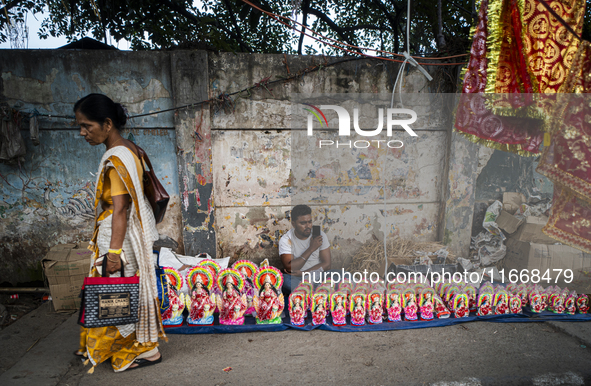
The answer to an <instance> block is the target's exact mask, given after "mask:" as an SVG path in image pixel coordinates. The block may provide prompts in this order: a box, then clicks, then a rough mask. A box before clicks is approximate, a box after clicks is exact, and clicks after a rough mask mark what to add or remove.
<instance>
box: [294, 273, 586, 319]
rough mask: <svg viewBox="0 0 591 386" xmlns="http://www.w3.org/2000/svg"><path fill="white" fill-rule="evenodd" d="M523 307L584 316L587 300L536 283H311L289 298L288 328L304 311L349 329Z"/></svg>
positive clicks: (505, 311) (512, 311)
mask: <svg viewBox="0 0 591 386" xmlns="http://www.w3.org/2000/svg"><path fill="white" fill-rule="evenodd" d="M524 307H528V308H529V309H530V310H531V311H532V312H536V313H539V312H542V311H552V312H555V313H569V314H574V313H576V312H577V311H578V312H579V313H587V312H588V310H589V298H588V296H587V295H585V294H581V295H578V296H577V293H576V292H575V291H573V292H569V290H568V289H566V288H565V289H560V288H559V287H558V286H554V287H552V286H550V287H548V288H546V289H544V288H542V287H541V286H539V285H535V284H530V285H526V284H510V285H508V286H507V287H504V286H501V285H493V284H491V283H490V282H484V283H483V284H482V285H481V286H480V287H476V285H474V284H471V283H465V284H454V283H437V284H436V285H434V286H430V285H429V284H428V283H416V284H415V283H390V284H388V287H387V288H384V286H383V285H381V284H379V283H376V284H368V283H358V284H351V283H347V282H341V283H338V288H337V285H335V284H331V283H330V282H327V283H323V284H321V285H320V286H318V287H317V288H316V289H315V290H314V287H313V285H312V284H310V283H301V284H299V285H298V286H297V287H296V288H295V290H294V291H293V292H292V294H291V295H290V296H289V315H290V318H291V324H292V325H295V326H303V325H304V324H305V319H306V317H307V313H308V311H310V312H311V316H312V324H314V325H319V324H325V323H326V318H327V315H328V313H329V312H330V315H331V317H332V324H333V325H335V326H343V325H345V324H346V323H347V318H346V317H347V315H350V321H351V325H354V326H359V325H364V324H365V323H366V322H367V323H369V324H378V323H382V321H384V320H387V321H389V322H399V321H402V320H405V321H416V320H419V319H420V320H433V319H434V318H435V317H437V318H440V319H443V318H449V317H450V315H451V314H452V313H453V314H454V317H456V318H462V317H468V316H470V313H471V312H473V313H474V314H475V315H476V316H487V315H502V314H518V313H522V311H523V308H524Z"/></svg>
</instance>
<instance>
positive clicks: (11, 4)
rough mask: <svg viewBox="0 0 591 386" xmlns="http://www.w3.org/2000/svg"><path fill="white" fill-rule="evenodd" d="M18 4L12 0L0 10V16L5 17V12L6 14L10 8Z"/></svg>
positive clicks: (17, 1) (15, 0)
mask: <svg viewBox="0 0 591 386" xmlns="http://www.w3.org/2000/svg"><path fill="white" fill-rule="evenodd" d="M18 3H20V1H19V0H13V1H10V2H8V3H7V4H6V5H5V6H4V7H2V8H0V14H1V15H4V16H5V12H8V11H9V10H10V9H11V8H12V7H14V6H15V5H18Z"/></svg>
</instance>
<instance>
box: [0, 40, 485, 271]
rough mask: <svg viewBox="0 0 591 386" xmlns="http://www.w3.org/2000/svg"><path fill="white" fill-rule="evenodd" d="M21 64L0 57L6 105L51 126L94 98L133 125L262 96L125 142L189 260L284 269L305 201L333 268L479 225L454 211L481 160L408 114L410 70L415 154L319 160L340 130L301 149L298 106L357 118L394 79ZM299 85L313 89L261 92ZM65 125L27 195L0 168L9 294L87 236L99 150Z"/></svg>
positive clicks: (360, 73)
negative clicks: (160, 196) (347, 110)
mask: <svg viewBox="0 0 591 386" xmlns="http://www.w3.org/2000/svg"><path fill="white" fill-rule="evenodd" d="M13 52H14V53H15V56H14V59H11V60H8V59H7V57H6V56H2V57H0V74H1V76H2V78H1V79H2V83H1V84H0V98H2V99H0V103H1V102H4V103H7V104H8V105H10V106H16V107H18V108H19V109H21V110H24V111H32V110H33V109H34V108H35V109H37V110H38V111H39V112H40V113H45V114H47V113H51V114H59V115H63V114H67V115H71V109H72V105H73V103H74V102H75V101H76V100H77V99H79V98H80V97H82V96H84V95H86V94H88V93H90V92H102V93H106V94H107V95H110V96H111V97H112V98H113V99H115V100H118V101H122V102H123V103H124V104H126V105H127V106H128V109H129V112H130V114H132V115H133V114H139V113H145V112H150V111H155V110H160V109H167V108H170V107H178V106H183V105H186V104H191V103H194V102H199V101H203V100H206V99H208V98H211V97H218V96H219V95H223V94H226V93H232V92H235V91H238V90H241V89H245V88H247V87H250V86H252V85H254V84H257V83H258V84H259V87H258V88H257V89H255V90H253V91H251V92H243V93H242V94H240V97H239V98H237V96H236V95H234V96H233V103H232V104H228V103H227V104H225V105H223V104H221V103H213V104H210V105H209V106H208V105H197V106H191V107H188V108H184V109H181V110H178V111H177V112H175V113H165V114H157V115H149V116H146V117H142V118H137V119H132V120H131V121H130V124H129V125H130V131H128V132H126V135H129V134H131V135H133V137H134V138H135V139H136V140H137V141H138V143H139V144H140V146H143V147H144V148H145V149H146V150H147V151H148V153H149V154H150V155H151V158H152V161H153V164H154V165H155V166H156V172H157V174H158V175H159V176H160V177H161V178H162V179H163V181H164V183H165V186H166V187H167V189H168V190H169V192H171V193H172V195H173V200H172V203H171V206H170V207H169V211H170V212H169V215H167V217H166V224H164V225H163V227H161V230H163V231H162V232H161V233H165V234H167V235H169V236H171V237H173V238H174V239H176V240H177V241H181V242H184V247H185V252H186V253H187V254H191V255H193V254H196V253H199V252H208V253H210V254H212V255H216V256H217V257H222V256H232V257H233V259H238V258H247V259H251V260H254V261H257V262H258V261H261V260H262V259H264V258H269V259H270V260H271V262H272V264H275V265H278V264H279V260H278V251H277V243H278V241H279V238H280V237H281V235H282V234H283V233H284V232H285V231H287V230H288V229H289V228H290V223H289V210H290V209H291V207H292V206H293V205H294V204H295V203H300V202H305V203H308V204H309V205H310V206H312V207H313V214H314V218H315V223H317V224H322V227H323V230H324V231H325V232H326V233H327V234H328V235H329V238H330V242H331V245H332V248H333V261H335V263H336V264H335V265H334V266H335V267H338V266H340V265H341V264H346V262H347V260H348V259H350V257H351V256H352V255H353V254H354V253H356V251H357V250H358V249H359V247H360V246H361V245H362V244H363V243H365V242H367V241H370V240H372V239H374V238H378V239H380V238H382V237H384V235H385V236H386V237H394V236H398V235H400V236H404V237H416V238H417V239H421V240H442V239H443V237H444V234H445V229H448V231H449V230H450V229H452V230H453V229H456V228H457V227H460V228H462V227H463V225H464V223H469V222H470V218H468V219H466V218H462V220H461V221H460V222H461V223H458V222H457V221H456V220H450V219H451V218H452V217H453V218H455V217H457V216H463V215H464V213H463V212H461V213H459V212H458V213H456V212H457V207H458V206H460V207H464V206H469V202H472V205H473V202H474V197H473V196H474V190H473V187H472V186H469V185H470V181H469V180H470V179H471V178H473V177H475V174H474V173H473V170H472V169H474V170H476V166H474V168H472V166H471V163H473V162H476V164H477V157H476V159H471V158H470V157H469V155H470V154H467V153H465V152H464V151H463V150H462V149H460V148H461V147H462V146H463V145H461V144H459V143H458V144H456V145H453V146H456V147H458V146H459V148H457V149H456V150H455V153H453V152H451V151H450V148H453V147H452V144H454V143H456V141H455V140H453V139H452V136H451V130H450V127H451V126H450V125H449V117H450V111H447V110H445V111H444V110H442V109H441V108H440V109H439V110H436V111H435V110H430V109H429V107H430V104H431V103H432V102H433V101H432V100H430V99H429V98H426V99H424V100H422V101H421V100H418V101H414V100H409V98H411V99H412V96H410V95H413V94H414V95H419V96H421V95H429V92H430V84H429V83H428V82H427V81H426V79H425V78H424V76H423V75H422V74H421V73H419V72H418V71H416V70H410V71H406V72H405V76H404V77H403V83H402V85H403V92H404V93H405V95H404V102H405V104H406V103H410V104H411V105H412V108H413V109H415V110H417V112H418V116H419V120H418V121H417V123H416V124H415V125H413V127H414V128H415V129H416V131H417V133H418V134H419V136H418V137H408V136H407V135H406V133H404V132H403V131H402V130H401V129H398V130H397V132H396V133H395V136H399V137H400V138H403V139H404V144H405V145H404V147H403V148H400V149H384V148H381V149H376V148H375V147H371V148H368V149H355V148H351V149H335V150H338V151H336V152H335V151H328V152H323V153H318V152H317V151H316V150H317V142H316V141H317V140H318V139H330V138H334V136H335V132H334V131H327V130H321V129H320V128H318V130H317V131H316V133H315V134H316V138H313V137H307V136H306V135H305V131H302V129H304V128H305V122H306V116H305V114H304V112H303V111H302V109H301V108H299V109H298V108H296V107H295V106H299V102H302V101H303V99H302V98H307V97H308V96H318V95H328V94H330V95H340V96H344V98H345V100H344V101H345V102H344V103H345V105H347V106H353V105H354V104H355V103H357V102H358V100H355V98H358V95H359V94H360V93H364V94H366V95H368V96H371V95H373V96H380V95H381V96H382V98H381V102H384V103H386V104H387V107H389V101H390V92H391V90H392V85H393V83H394V79H395V78H396V75H397V71H398V65H396V64H391V63H382V62H377V61H368V60H350V61H349V60H348V59H345V60H343V62H342V63H339V64H337V65H335V66H329V67H324V66H325V65H326V64H328V63H331V62H334V61H337V60H339V59H336V58H323V57H306V56H302V57H296V56H284V55H246V54H233V53H220V54H214V53H206V52H203V51H175V52H172V53H166V52H96V51H94V52H85V51H76V52H72V51H35V52H31V51H13ZM318 67H321V70H320V71H312V72H310V71H309V70H310V69H312V68H318ZM294 73H300V74H305V75H304V76H302V77H301V78H299V79H297V80H295V81H290V82H278V83H274V84H271V85H265V82H266V81H273V80H277V79H280V78H281V77H286V76H288V75H290V74H294ZM347 95H353V97H351V98H350V99H347V98H348V97H347ZM430 95H434V94H430ZM384 96H385V97H384ZM381 102H380V103H381ZM395 102H396V103H398V95H396V98H395ZM315 103H316V102H315ZM372 103H373V102H372ZM317 104H322V101H321V100H319V102H318V103H317ZM405 106H406V107H408V106H409V105H408V104H406V105H405ZM375 107H376V105H372V104H371V103H369V104H367V106H363V107H362V108H361V116H362V118H361V120H362V121H363V123H364V128H371V127H375V122H376V115H375V110H376V109H375ZM380 107H382V105H380ZM384 107H386V106H384ZM440 107H441V106H440ZM327 119H328V120H329V123H330V124H329V127H331V128H335V127H337V123H336V115H335V114H334V113H333V114H332V115H331V113H327ZM294 122H295V123H294ZM70 123H71V121H64V120H57V119H52V120H49V119H44V120H42V127H43V128H44V129H46V130H45V131H43V132H42V133H43V134H42V140H43V143H42V145H41V146H40V147H38V148H34V147H33V146H32V144H31V143H28V147H29V148H30V151H29V153H28V155H27V157H28V158H27V161H26V163H25V167H24V169H23V170H25V173H29V174H26V175H25V177H24V181H25V182H24V184H25V185H26V186H25V187H24V189H23V185H19V183H20V182H19V181H20V177H19V173H23V172H21V171H16V169H15V168H14V167H9V166H6V165H1V166H0V173H2V176H8V177H7V178H6V180H0V189H1V192H2V194H3V206H2V209H0V210H1V213H0V214H1V215H2V216H3V221H2V225H0V237H1V238H2V239H1V240H0V241H2V245H3V247H1V248H3V249H2V256H0V269H3V268H5V270H4V271H5V272H9V274H8V275H9V278H6V277H5V276H0V282H1V281H3V280H9V281H13V282H14V281H20V280H24V278H28V277H30V275H28V274H27V272H26V271H27V270H28V269H30V267H32V266H34V263H35V262H38V261H39V260H40V259H41V258H42V256H43V255H44V252H45V251H46V250H47V248H48V247H49V246H51V245H54V244H56V243H58V242H72V241H77V240H82V239H88V237H89V231H90V225H91V224H90V218H91V203H90V198H89V197H90V195H91V194H92V193H91V192H92V189H93V186H92V184H93V181H94V177H93V176H91V175H90V172H93V173H95V169H96V167H97V166H96V164H97V162H98V159H99V158H100V154H101V153H102V150H101V149H97V148H92V149H88V148H87V147H86V145H85V144H80V142H78V141H79V139H78V137H77V135H78V134H77V129H76V128H74V127H72V126H69V124H70ZM325 129H326V128H325ZM384 135H385V133H384ZM399 137H396V139H398V138H399ZM334 139H336V138H334ZM351 139H352V140H353V141H355V140H357V139H363V138H361V137H359V136H353V137H351ZM380 139H387V138H380ZM314 149H316V150H314ZM312 152H313V153H312ZM44 155H47V156H44ZM43 157H45V158H43ZM468 163H470V165H468ZM6 168H12V169H6ZM27 170H30V171H28V172H27ZM450 170H451V171H450ZM452 171H453V172H452ZM448 174H450V178H451V183H448V182H447V176H448ZM21 177H22V175H21ZM33 181H34V182H33ZM8 183H10V184H12V185H13V186H11V185H10V184H8ZM470 195H471V198H470V197H468V198H467V199H465V197H467V196H470ZM470 200H471V201H470ZM462 210H463V209H462ZM446 214H447V216H446ZM467 226H468V227H469V226H470V224H468V225H467ZM454 227H455V228H454ZM39 229H43V230H42V231H39ZM35 232H37V233H38V234H35ZM451 232H452V233H453V231H451ZM464 233H465V232H464ZM464 233H461V234H458V236H457V237H456V239H457V240H459V241H458V242H459V243H460V244H457V243H456V242H455V241H453V240H452V242H450V245H454V246H455V245H461V246H463V245H464V244H465V243H466V240H464V239H465V238H466V237H468V239H467V240H468V242H469V235H466V234H464ZM468 233H469V232H468ZM448 241H449V240H448ZM454 243H455V244H454ZM462 243H463V244H462ZM29 251H32V253H29ZM0 275H1V273H0Z"/></svg>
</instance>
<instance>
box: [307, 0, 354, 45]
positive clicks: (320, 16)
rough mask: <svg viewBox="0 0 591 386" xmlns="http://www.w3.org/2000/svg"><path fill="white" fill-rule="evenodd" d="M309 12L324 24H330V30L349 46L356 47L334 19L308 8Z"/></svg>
mask: <svg viewBox="0 0 591 386" xmlns="http://www.w3.org/2000/svg"><path fill="white" fill-rule="evenodd" d="M308 12H309V13H310V14H312V15H314V16H316V17H317V18H318V19H320V20H322V21H323V22H325V23H326V24H328V26H329V27H330V29H332V30H333V31H335V32H336V33H337V34H338V35H339V36H340V38H341V39H342V40H343V41H345V42H346V43H347V44H350V45H352V46H354V45H355V44H353V42H352V41H351V40H350V39H349V37H348V36H347V35H346V34H345V32H347V31H345V30H344V29H343V28H341V27H339V26H338V25H337V24H336V23H335V22H334V21H332V19H331V18H330V17H328V16H326V15H325V14H324V13H322V12H320V11H319V10H317V9H314V8H311V7H308ZM355 51H357V52H359V53H362V51H361V50H360V49H359V48H355Z"/></svg>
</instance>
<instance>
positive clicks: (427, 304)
mask: <svg viewBox="0 0 591 386" xmlns="http://www.w3.org/2000/svg"><path fill="white" fill-rule="evenodd" d="M434 295H435V291H434V290H433V288H430V287H429V288H425V289H423V290H422V292H421V294H420V296H421V297H420V301H419V309H420V311H421V320H433V296H434Z"/></svg>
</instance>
